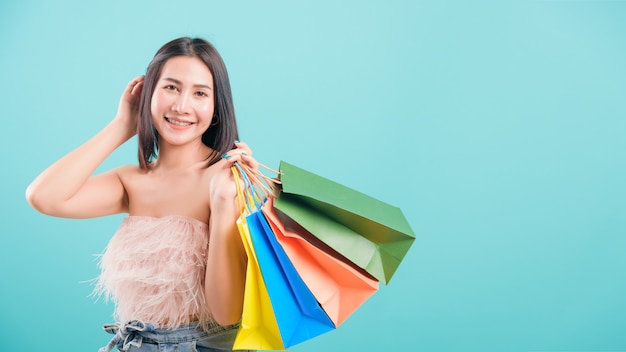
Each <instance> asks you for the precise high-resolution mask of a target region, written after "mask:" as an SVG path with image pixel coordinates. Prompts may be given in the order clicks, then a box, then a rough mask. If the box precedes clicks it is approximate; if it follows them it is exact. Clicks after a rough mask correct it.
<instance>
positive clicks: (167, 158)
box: [153, 141, 212, 171]
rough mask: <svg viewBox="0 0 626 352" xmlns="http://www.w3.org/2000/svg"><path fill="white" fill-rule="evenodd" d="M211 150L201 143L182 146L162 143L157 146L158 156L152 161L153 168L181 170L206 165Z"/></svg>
mask: <svg viewBox="0 0 626 352" xmlns="http://www.w3.org/2000/svg"><path fill="white" fill-rule="evenodd" d="M211 152H212V149H211V148H209V147H207V146H206V145H204V143H202V142H201V141H200V142H199V143H194V144H186V145H182V146H177V145H171V144H166V143H162V144H161V145H160V146H159V156H158V157H157V159H156V160H155V161H154V164H153V168H154V169H157V168H158V169H161V170H172V171H174V170H182V169H187V168H189V167H193V166H196V165H198V164H202V165H203V166H204V165H206V162H207V158H208V157H209V155H210V154H211Z"/></svg>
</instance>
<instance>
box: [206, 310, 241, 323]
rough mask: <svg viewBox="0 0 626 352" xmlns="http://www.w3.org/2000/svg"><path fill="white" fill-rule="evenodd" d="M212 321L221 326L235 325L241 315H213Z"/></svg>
mask: <svg viewBox="0 0 626 352" xmlns="http://www.w3.org/2000/svg"><path fill="white" fill-rule="evenodd" d="M213 319H214V320H215V322H216V323H218V324H219V325H221V326H228V325H233V324H237V323H238V322H239V321H240V320H241V314H236V313H228V312H226V313H222V314H214V315H213Z"/></svg>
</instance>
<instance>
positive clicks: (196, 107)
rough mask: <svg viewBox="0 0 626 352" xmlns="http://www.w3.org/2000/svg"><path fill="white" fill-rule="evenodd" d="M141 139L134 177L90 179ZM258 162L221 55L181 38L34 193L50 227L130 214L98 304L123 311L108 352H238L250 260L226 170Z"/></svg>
mask: <svg viewBox="0 0 626 352" xmlns="http://www.w3.org/2000/svg"><path fill="white" fill-rule="evenodd" d="M135 133H137V134H138V138H139V165H138V166H137V165H125V166H120V167H118V168H115V169H113V170H110V171H108V172H105V173H102V174H99V175H94V172H95V170H96V168H97V167H98V166H99V165H100V164H101V163H102V162H103V161H104V160H105V159H106V158H107V157H108V156H109V155H110V154H111V153H112V152H113V151H114V150H115V149H116V148H117V147H119V146H120V145H122V144H123V143H124V142H126V141H127V140H128V139H130V138H131V137H132V136H133V135H135ZM251 155H252V152H251V150H250V148H249V147H248V146H247V145H246V144H245V143H241V142H239V141H238V140H237V125H236V122H235V114H234V111H233V104H232V97H231V91H230V84H229V81H228V75H227V72H226V68H225V66H224V63H223V62H222V59H221V57H220V55H219V54H218V53H217V51H216V50H215V48H214V47H213V46H212V45H211V44H209V43H208V42H206V41H204V40H202V39H191V38H180V39H176V40H173V41H171V42H169V43H167V44H165V45H164V46H163V47H162V48H161V49H160V50H159V51H158V52H157V54H156V55H155V57H154V59H153V60H152V62H151V63H150V65H149V66H148V70H147V72H146V75H145V77H143V76H140V77H137V78H135V79H133V80H131V81H130V83H129V84H128V86H127V87H126V89H125V91H124V93H123V94H122V97H121V100H120V104H119V108H118V112H117V115H116V116H115V118H114V119H113V120H112V121H111V122H110V123H109V124H108V125H107V126H106V127H104V129H102V130H101V131H100V132H99V133H98V134H97V135H96V136H94V137H93V138H92V139H90V140H89V141H87V142H86V143H85V144H83V145H82V146H80V147H78V148H76V149H75V150H74V151H72V152H70V153H69V154H67V155H66V156H64V157H62V158H61V159H59V160H58V161H56V162H55V163H53V164H52V165H51V166H50V167H48V168H47V169H46V170H45V171H44V172H42V173H41V174H40V175H39V176H38V177H37V178H36V179H35V180H34V181H33V182H32V183H31V185H30V186H29V187H28V189H27V192H26V197H27V199H28V201H29V203H30V204H31V206H33V207H34V208H35V209H37V210H38V211H40V212H42V213H45V214H48V215H52V216H58V217H68V218H90V217H99V216H104V215H109V214H116V213H128V214H129V216H128V217H126V218H125V219H124V221H123V222H122V224H121V226H120V227H119V229H118V231H117V232H116V233H115V235H114V236H113V238H112V239H111V241H110V243H109V245H108V247H107V251H106V253H104V254H103V256H102V261H101V268H102V274H101V275H100V277H99V280H98V284H97V287H96V292H97V293H99V294H104V295H106V296H108V297H111V298H112V299H113V301H114V302H115V303H116V307H115V316H116V317H117V319H118V320H119V323H117V324H113V325H108V326H106V330H107V331H109V332H111V333H113V334H115V337H114V338H113V339H112V340H111V342H110V343H109V345H108V346H107V347H104V348H102V349H101V351H110V350H111V349H113V348H114V347H117V349H118V350H120V351H154V350H157V349H159V348H160V347H159V345H168V346H169V347H171V348H174V350H177V351H215V350H230V349H232V345H233V340H234V336H235V334H236V331H237V326H238V322H239V320H240V318H241V312H242V300H243V287H244V279H245V268H246V262H247V258H246V254H245V251H244V249H243V245H242V243H241V239H240V237H239V234H238V232H237V228H236V225H235V219H236V218H237V216H238V215H239V211H238V208H237V205H236V201H235V194H236V193H235V186H234V181H233V179H232V174H231V171H230V167H231V166H232V165H233V163H234V162H236V161H238V162H240V163H244V164H247V165H248V166H250V167H252V168H257V163H256V161H255V160H254V159H253V158H252V156H251Z"/></svg>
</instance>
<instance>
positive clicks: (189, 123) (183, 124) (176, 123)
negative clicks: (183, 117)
mask: <svg viewBox="0 0 626 352" xmlns="http://www.w3.org/2000/svg"><path fill="white" fill-rule="evenodd" d="M165 119H166V120H167V122H169V123H171V124H172V125H176V126H189V125H191V122H183V121H177V120H172V119H168V118H167V117H166V118H165Z"/></svg>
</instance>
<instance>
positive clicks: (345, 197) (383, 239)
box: [274, 161, 415, 283]
mask: <svg viewBox="0 0 626 352" xmlns="http://www.w3.org/2000/svg"><path fill="white" fill-rule="evenodd" d="M279 171H280V182H281V184H282V190H281V192H280V194H279V195H278V197H277V198H276V200H275V202H274V207H275V208H276V209H278V210H280V211H281V212H283V213H284V214H286V215H287V216H289V217H290V218H291V219H293V220H294V221H295V222H297V223H298V224H299V225H301V226H302V227H304V228H305V229H306V230H307V231H308V232H310V233H312V234H313V235H315V236H316V237H317V238H319V239H320V240H321V241H323V242H324V243H326V244H327V245H328V246H330V247H331V248H333V249H334V250H336V251H337V252H339V253H341V254H342V255H343V256H345V257H346V258H347V259H349V260H350V261H352V262H353V263H355V264H356V265H357V266H359V267H361V268H363V269H365V270H366V271H367V272H368V273H370V274H371V275H372V276H374V277H375V278H377V279H378V280H380V281H382V282H384V283H388V282H389V280H390V279H391V277H392V276H393V274H394V273H395V271H396V269H397V268H398V266H399V265H400V262H401V261H402V259H403V258H404V256H405V255H406V253H407V252H408V250H409V248H410V247H411V245H412V244H413V241H414V240H415V235H414V234H413V230H412V229H411V227H410V226H409V224H408V222H407V221H406V218H405V217H404V215H403V214H402V211H401V210H400V209H399V208H397V207H394V206H391V205H389V204H387V203H384V202H382V201H380V200H377V199H374V198H372V197H370V196H367V195H365V194H363V193H361V192H358V191H355V190H353V189H351V188H348V187H346V186H343V185H341V184H339V183H336V182H334V181H331V180H329V179H326V178H323V177H321V176H318V175H315V174H313V173H311V172H308V171H306V170H304V169H301V168H298V167H296V166H294V165H291V164H289V163H286V162H284V161H283V162H281V163H280V170H279Z"/></svg>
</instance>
